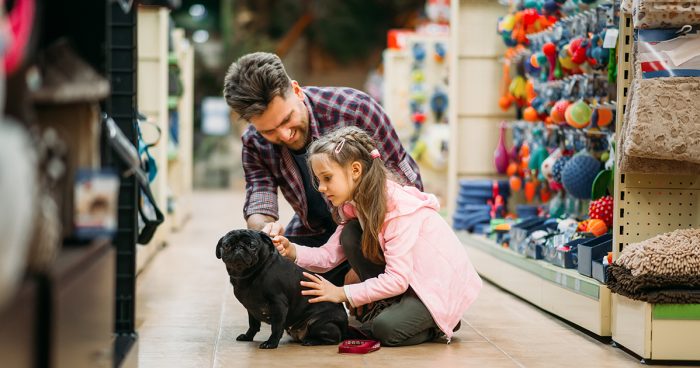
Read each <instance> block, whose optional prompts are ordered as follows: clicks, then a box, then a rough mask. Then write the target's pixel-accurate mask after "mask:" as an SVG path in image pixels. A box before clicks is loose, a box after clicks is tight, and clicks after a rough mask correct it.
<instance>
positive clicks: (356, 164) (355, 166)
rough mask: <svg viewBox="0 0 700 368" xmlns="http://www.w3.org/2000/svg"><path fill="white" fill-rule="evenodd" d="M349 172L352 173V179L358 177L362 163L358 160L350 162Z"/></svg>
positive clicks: (357, 178)
mask: <svg viewBox="0 0 700 368" xmlns="http://www.w3.org/2000/svg"><path fill="white" fill-rule="evenodd" d="M350 174H351V175H352V179H353V180H359V179H360V176H362V164H361V163H360V161H353V162H352V163H351V164H350Z"/></svg>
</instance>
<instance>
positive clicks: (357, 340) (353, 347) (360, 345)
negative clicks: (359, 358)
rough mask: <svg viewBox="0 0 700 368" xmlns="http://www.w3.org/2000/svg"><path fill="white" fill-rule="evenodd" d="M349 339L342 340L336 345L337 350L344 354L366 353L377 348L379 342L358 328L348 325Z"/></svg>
mask: <svg viewBox="0 0 700 368" xmlns="http://www.w3.org/2000/svg"><path fill="white" fill-rule="evenodd" d="M348 332H350V337H354V338H351V339H347V340H344V341H343V342H341V343H340V345H338V352H339V353H345V354H367V353H371V352H373V351H377V350H379V347H380V344H379V341H377V340H372V339H370V337H369V336H367V334H365V333H364V332H362V331H360V330H359V329H357V328H355V327H353V326H348Z"/></svg>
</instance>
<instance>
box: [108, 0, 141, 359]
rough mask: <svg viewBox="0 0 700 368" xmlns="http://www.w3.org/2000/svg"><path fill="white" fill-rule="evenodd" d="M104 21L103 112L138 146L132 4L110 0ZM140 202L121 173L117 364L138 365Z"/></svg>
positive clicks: (112, 156) (112, 158) (111, 160)
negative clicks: (106, 91) (108, 89)
mask: <svg viewBox="0 0 700 368" xmlns="http://www.w3.org/2000/svg"><path fill="white" fill-rule="evenodd" d="M106 19H107V22H106V28H107V42H106V51H107V58H106V59H107V61H106V73H107V75H108V77H109V80H110V83H111V86H112V93H111V95H110V97H109V98H108V99H107V101H106V103H105V111H106V113H107V114H108V115H109V116H111V117H112V118H113V119H114V121H115V122H116V123H117V125H118V126H119V128H120V129H121V130H122V131H123V132H124V134H125V135H126V137H127V138H128V139H129V140H130V141H131V142H132V143H134V145H136V144H137V133H136V80H137V79H136V58H137V37H136V36H137V25H136V6H131V7H130V9H129V11H127V12H125V11H124V9H123V8H122V7H121V5H119V4H118V3H117V2H110V3H109V5H108V6H107V15H106ZM103 146H105V145H103ZM103 158H104V164H105V165H106V166H118V165H121V161H120V159H119V157H117V156H116V153H114V152H113V151H112V150H111V149H106V150H105V152H104V154H103ZM138 200H139V190H138V184H137V183H136V178H135V177H134V176H130V177H123V178H122V180H121V185H120V189H119V210H118V211H119V213H118V221H119V225H118V230H117V235H116V236H115V237H114V242H113V243H114V247H115V249H116V276H115V277H116V300H115V302H116V308H115V312H116V316H115V334H116V338H115V344H114V366H115V367H123V366H136V365H137V355H138V354H137V352H138V348H137V347H138V344H137V341H138V335H137V334H136V330H135V319H136V318H135V311H136V298H135V297H136V239H137V235H138V232H137V231H138V223H137V221H138V217H137V216H138V207H137V203H138Z"/></svg>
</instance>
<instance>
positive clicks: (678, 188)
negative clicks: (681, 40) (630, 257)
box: [611, 13, 700, 361]
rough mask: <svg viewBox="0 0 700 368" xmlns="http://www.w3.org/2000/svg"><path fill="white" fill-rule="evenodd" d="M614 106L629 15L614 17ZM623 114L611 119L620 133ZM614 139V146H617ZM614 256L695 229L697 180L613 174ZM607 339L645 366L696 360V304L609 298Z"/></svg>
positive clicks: (623, 100)
mask: <svg viewBox="0 0 700 368" xmlns="http://www.w3.org/2000/svg"><path fill="white" fill-rule="evenodd" d="M618 45H619V55H618V84H617V87H618V93H617V95H618V100H617V102H618V107H617V110H618V111H621V112H624V111H625V110H626V108H627V106H628V101H627V97H628V94H629V92H630V91H629V89H630V83H631V81H632V79H633V78H634V75H633V74H634V70H633V69H634V67H633V66H634V60H633V59H634V54H633V45H634V33H633V25H632V15H631V14H626V13H621V14H620V34H619V39H618ZM622 124H623V114H618V116H617V126H618V129H619V130H618V131H621V129H620V128H621V127H622ZM619 138H620V137H618V138H617V139H618V142H617V146H618V147H619V146H620V142H619ZM614 197H615V208H616V209H617V210H616V211H615V220H614V221H615V228H614V230H613V251H614V253H615V257H617V255H618V254H619V253H620V252H621V251H622V249H623V248H624V247H625V246H626V245H628V244H630V243H635V242H639V241H642V240H645V239H648V238H651V237H654V236H656V235H658V234H661V233H665V232H669V231H673V230H676V229H680V228H698V227H700V175H669V174H640V173H626V172H622V171H621V170H617V172H616V175H615V196H614ZM611 330H612V339H613V341H614V342H615V343H616V344H619V345H621V346H623V347H624V348H626V349H628V350H630V351H632V352H633V353H635V354H637V355H639V356H640V357H641V358H642V359H643V360H645V361H655V360H661V361H663V360H700V351H699V350H698V349H697V342H698V340H700V305H697V304H685V305H680V304H678V305H676V304H664V305H661V304H650V303H646V302H641V301H635V300H631V299H628V298H626V297H623V296H620V295H617V294H612V326H611Z"/></svg>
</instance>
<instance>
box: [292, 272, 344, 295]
mask: <svg viewBox="0 0 700 368" xmlns="http://www.w3.org/2000/svg"><path fill="white" fill-rule="evenodd" d="M304 277H306V278H307V279H309V280H311V281H302V282H301V286H304V287H308V288H309V290H302V291H301V295H315V296H316V297H315V298H312V299H309V303H318V302H331V303H343V302H347V301H348V298H347V297H346V296H345V290H344V289H343V288H342V287H337V286H335V285H333V284H332V283H331V282H330V281H328V280H326V279H324V278H323V277H321V276H319V275H312V274H310V273H308V272H304Z"/></svg>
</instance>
